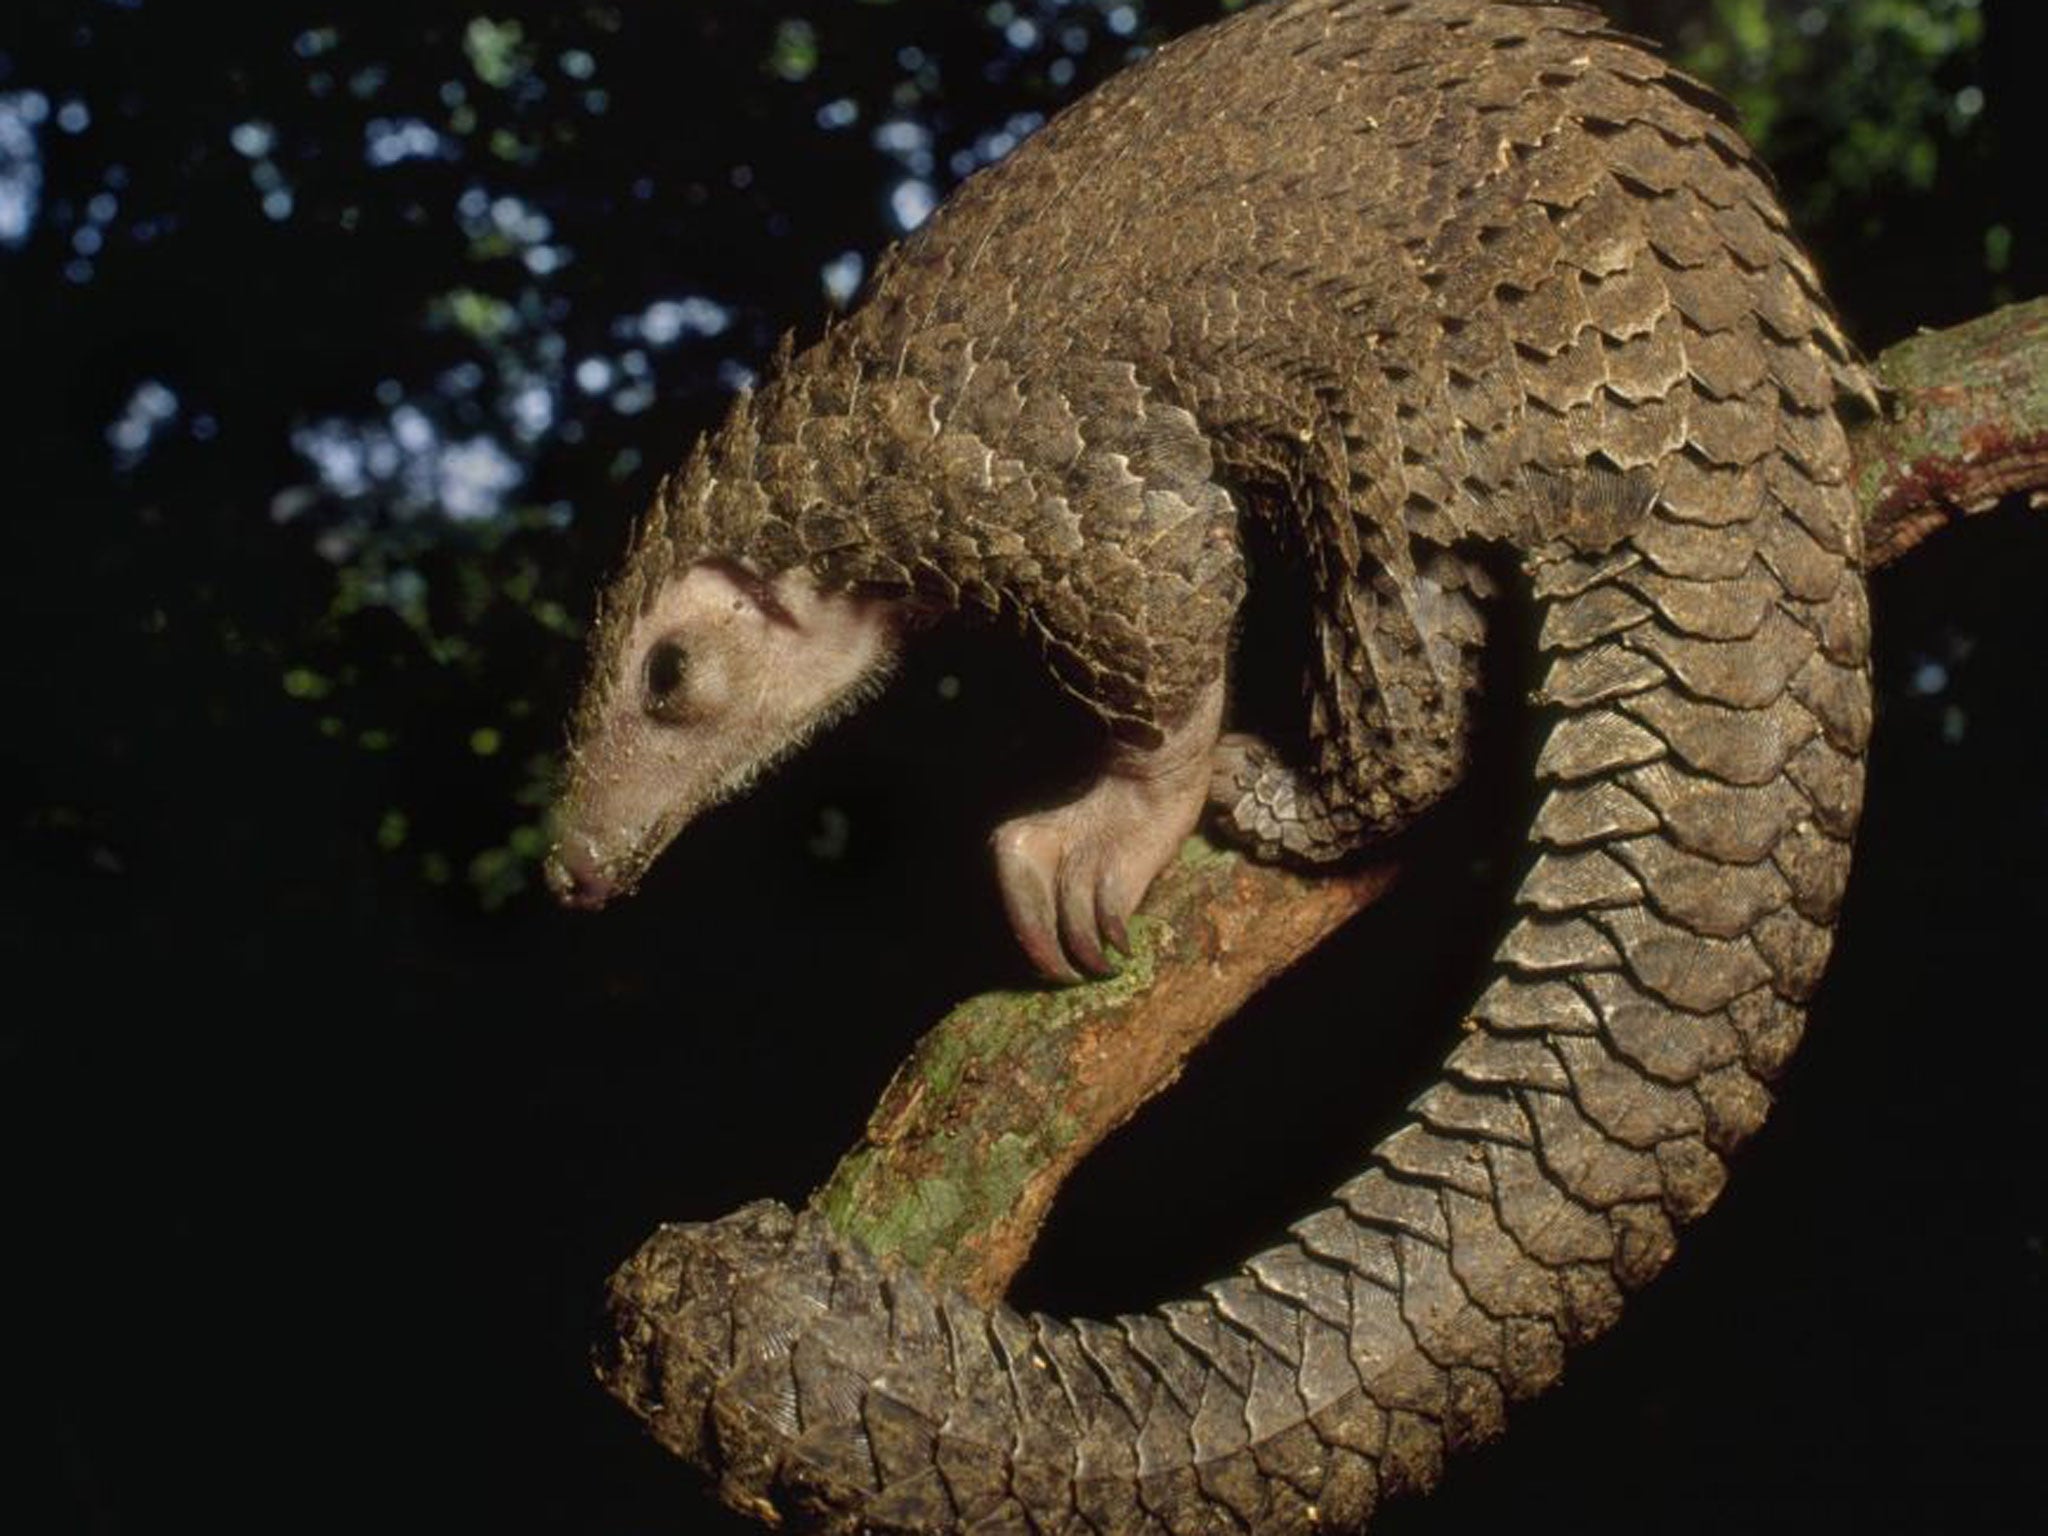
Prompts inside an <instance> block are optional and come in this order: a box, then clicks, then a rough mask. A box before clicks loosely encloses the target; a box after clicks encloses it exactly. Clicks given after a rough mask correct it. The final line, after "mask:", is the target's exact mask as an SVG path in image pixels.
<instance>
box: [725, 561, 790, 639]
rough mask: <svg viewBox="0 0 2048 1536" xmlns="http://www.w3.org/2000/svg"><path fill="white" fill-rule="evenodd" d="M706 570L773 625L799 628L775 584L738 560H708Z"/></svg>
mask: <svg viewBox="0 0 2048 1536" xmlns="http://www.w3.org/2000/svg"><path fill="white" fill-rule="evenodd" d="M704 569H706V570H708V571H712V572H715V573H716V574H717V575H718V576H720V577H722V578H723V579H724V580H725V581H726V582H727V583H728V584H729V585H730V586H731V587H732V588H733V590H734V591H736V592H737V593H739V595H740V596H741V597H743V598H745V599H746V600H747V601H748V602H749V603H751V604H752V605H753V606H754V607H755V608H756V609H757V610H759V612H760V614H761V616H762V617H763V618H765V619H767V620H768V621H769V622H770V623H771V624H784V625H787V626H788V627H789V628H791V629H796V628H798V627H799V626H798V624H797V621H796V617H795V615H793V614H792V613H791V612H790V610H789V605H788V604H787V603H785V602H784V601H783V600H782V597H781V595H780V594H779V593H778V592H777V591H776V590H775V583H774V582H773V581H771V580H769V579H768V578H767V577H765V576H762V575H760V574H759V573H757V572H755V571H750V570H748V569H747V567H745V566H744V565H741V564H740V563H739V562H738V561H736V560H707V561H705V562H704Z"/></svg>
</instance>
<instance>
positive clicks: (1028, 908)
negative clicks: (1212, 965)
mask: <svg viewBox="0 0 2048 1536" xmlns="http://www.w3.org/2000/svg"><path fill="white" fill-rule="evenodd" d="M1222 724H1223V684H1222V682H1221V681H1220V680H1219V681H1218V682H1217V683H1216V684H1215V685H1214V686H1212V687H1210V688H1208V689H1206V690H1204V692H1203V693H1202V695H1201V697H1200V698H1198V699H1197V700H1196V701H1195V705H1194V708H1193V709H1191V710H1190V711H1189V712H1188V717H1187V719H1186V720H1185V721H1183V722H1182V723H1181V724H1179V725H1177V726H1175V727H1174V728H1173V729H1172V730H1171V731H1170V732H1168V734H1167V737H1166V739H1165V740H1164V741H1162V742H1160V744H1159V745H1158V746H1156V747H1152V748H1147V749H1139V748H1132V747H1118V748H1117V749H1116V750H1115V751H1114V752H1113V753H1112V754H1111V756H1110V759H1109V762H1108V764H1107V765H1106V766H1105V767H1104V769H1103V771H1102V775H1101V777H1099V778H1098V779H1096V781H1095V782H1094V783H1093V784H1092V785H1091V786H1089V788H1088V790H1087V792H1086V793H1085V794H1083V795H1081V796H1080V797H1079V798H1078V799H1075V800H1071V801H1069V802H1068V803H1067V804H1065V805H1058V806H1054V807H1053V808H1052V809H1051V810H1046V811H1036V812H1033V813H1032V814H1031V815H1028V816H1019V817H1017V818H1015V819H1014V820H1011V821H1006V822H1004V823H1003V824H1002V825H1001V826H1000V827H998V828H997V829H996V833H995V837H994V839H993V841H994V847H995V856H996V877H997V880H998V882H999V883H1000V885H1001V887H1002V893H1003V909H1004V910H1005V911H1006V912H1007V913H1008V914H1009V918H1010V926H1011V928H1012V929H1014V930H1015V931H1016V934H1017V938H1018V941H1019V942H1020V943H1021V944H1022V945H1023V946H1024V952H1025V953H1026V954H1027V955H1029V956H1030V957H1031V963H1032V964H1033V965H1035V966H1037V967H1038V969H1039V970H1040V971H1041V972H1043V973H1044V974H1045V975H1047V976H1049V977H1051V978H1053V979H1054V980H1057V981H1074V980H1078V979H1079V976H1080V973H1081V972H1088V973H1091V974H1094V975H1097V976H1103V975H1107V974H1109V973H1110V972H1111V971H1112V970H1113V969H1114V967H1113V966H1112V965H1111V964H1110V960H1109V955H1108V950H1109V948H1110V947H1111V946H1113V947H1115V948H1116V949H1119V950H1122V951H1123V952H1124V953H1126V954H1128V953H1129V952H1130V936H1129V931H1128V924H1129V921H1130V917H1131V914H1132V913H1133V912H1135V911H1136V910H1137V907H1138V903H1139V902H1140V901H1142V900H1143V899H1144V896H1145V892H1146V891H1147V890H1149V889H1150V888H1151V885H1152V881H1153V880H1154V878H1156V877H1157V875H1158V874H1159V871H1160V870H1162V869H1164V868H1165V867H1166V862H1167V860H1168V859H1171V858H1172V857H1173V856H1174V854H1175V852H1176V851H1178V849H1179V848H1180V845H1181V842H1182V841H1183V840H1184V839H1185V838H1186V837H1187V835H1188V834H1189V833H1190V832H1192V831H1193V830H1194V829H1195V822H1196V821H1197V820H1198V819H1199V818H1200V816H1201V814H1202V807H1203V805H1204V804H1205V803H1206V801H1207V800H1208V797H1209V781H1210V775H1211V762H1210V759H1211V755H1212V753H1213V752H1214V750H1215V747H1216V738H1217V733H1218V732H1219V731H1220V730H1221V728H1222Z"/></svg>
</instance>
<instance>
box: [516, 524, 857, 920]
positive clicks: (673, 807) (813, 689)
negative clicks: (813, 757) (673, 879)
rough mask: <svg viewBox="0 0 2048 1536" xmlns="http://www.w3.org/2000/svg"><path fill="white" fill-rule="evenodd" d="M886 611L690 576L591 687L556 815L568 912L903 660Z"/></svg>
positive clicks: (712, 571) (557, 873)
mask: <svg viewBox="0 0 2048 1536" xmlns="http://www.w3.org/2000/svg"><path fill="white" fill-rule="evenodd" d="M895 638H896V616H895V612H894V609H893V606H892V605H891V604H889V603H886V602H883V601H880V600H875V599H868V598H860V597H855V596H851V595H848V594H845V593H830V592H825V591H822V590H821V589H820V588H819V586H818V584H817V582H816V581H815V580H814V579H813V578H812V577H811V576H810V575H809V574H808V573H806V572H802V571H789V572H785V573H783V574H782V575H781V576H778V577H776V578H774V579H772V580H770V579H767V578H763V577H761V576H758V575H756V574H754V573H753V572H751V571H749V570H747V569H746V568H744V567H743V566H740V565H738V564H735V563H732V562H729V561H705V562H701V563H699V564H696V565H691V566H687V567H685V568H684V569H683V570H681V571H680V572H679V573H678V574H677V575H675V576H674V577H672V578H671V579H670V580H669V581H668V582H666V583H665V584H664V585H663V587H662V588H661V590H660V592H659V593H658V594H657V595H656V597H655V599H654V601H653V602H652V603H650V604H648V605H647V606H646V608H645V610H644V611H643V612H641V613H640V614H639V615H638V616H637V617H636V618H635V619H634V621H633V622H632V623H631V625H630V626H628V628H627V629H626V631H625V635H624V638H623V641H622V642H621V643H620V644H618V645H617V646H616V647H615V648H614V649H613V650H612V652H611V655H610V658H609V660H608V667H609V671H608V672H607V673H605V674H604V675H599V676H595V677H593V678H591V679H590V682H589V683H588V685H587V687H588V688H589V689H590V690H592V691H593V695H594V697H593V699H592V700H591V701H590V703H591V704H594V705H595V707H590V706H589V704H587V705H586V709H585V710H584V712H583V714H582V716H581V717H580V720H581V724H580V726H579V730H578V737H579V739H578V740H577V741H576V742H575V743H574V745H573V747H572V749H571V753H570V762H569V772H568V780H567V784H566V787H565V788H564V791H563V793H562V795H561V798H560V799H559V800H558V801H557V803H556V805H555V810H554V847H553V849H552V850H551V851H550V853H549V855H548V860H547V879H548V884H549V886H550V887H551V888H552V889H553V891H554V893H555V895H556V896H557V897H558V898H559V899H560V900H561V901H563V902H565V903H567V904H568V905H570V906H576V907H600V906H603V905H604V904H605V903H606V902H607V901H609V900H611V898H612V897H614V896H617V895H620V894H622V893H625V892H628V891H630V890H631V889H632V888H633V886H634V885H635V884H636V883H637V882H638V881H639V879H640V877H641V875H642V874H644V873H645V872H646V870H647V866H648V865H650V864H651V863H653V862H654V859H655V857H656V856H657V855H658V854H659V853H660V852H661V850H662V849H663V848H665V847H667V846H668V844H669V841H670V840H671V839H672V838H674V836H675V835H676V833H678V832H679V831H681V830H682V829H683V827H684V826H686V825H687V824H688V823H689V822H690V820H691V818H693V817H694V816H696V815H697V814H698V813H699V812H700V811H703V810H705V809H707V808H709V807H710V806H713V805H715V804H717V803H718V802H719V801H721V800H724V799H726V798H727V797H729V796H731V795H733V794H735V793H737V792H738V791H739V790H741V789H743V788H744V787H745V786H746V785H747V784H749V783H750V782H752V780H753V779H754V778H755V777H756V776H757V775H758V774H760V773H761V772H762V771H763V770H764V769H766V768H768V767H769V766H771V765H772V764H773V763H775V762H776V761H777V760H778V759H780V758H781V757H783V756H784V755H786V754H787V753H789V752H790V751H792V750H794V749H795V748H796V747H798V746H800V745H801V744H802V743H803V742H804V741H805V740H806V739H807V738H808V737H809V736H810V735H811V734H812V732H814V731H816V730H818V729H820V728H821V727H822V726H824V725H826V724H828V723H829V722H830V721H831V720H833V719H836V718H837V717H838V716H839V715H840V714H843V713H844V712H845V711H846V710H847V709H850V708H851V707H852V706H853V705H854V704H855V703H857V702H858V701H859V700H860V699H862V698H864V697H865V696H866V695H867V693H868V692H870V691H872V689H873V687H874V686H875V685H877V684H878V683H879V682H880V680H881V679H882V677H884V676H885V675H886V674H887V671H888V667H889V663H890V662H891V660H892V659H893V657H894V652H895Z"/></svg>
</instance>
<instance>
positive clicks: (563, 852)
mask: <svg viewBox="0 0 2048 1536" xmlns="http://www.w3.org/2000/svg"><path fill="white" fill-rule="evenodd" d="M546 874H547V882H548V889H549V890H551V891H553V892H554V893H555V900H557V901H559V902H560V903H561V904H562V905H563V906H565V907H576V908H578V909H580V910H582V911H586V912H594V911H596V910H597V909H598V908H599V907H601V906H603V905H604V904H605V903H606V902H608V901H610V900H611V899H612V897H614V896H616V895H617V894H618V892H619V882H618V881H617V880H616V879H614V878H613V877H612V876H611V875H609V874H607V873H606V872H605V870H604V866H603V865H602V864H601V863H600V862H599V861H598V858H597V853H596V850H594V849H593V848H591V847H590V845H589V844H588V843H587V842H585V841H583V840H582V839H580V838H574V837H569V838H563V839H562V840H561V841H559V842H557V843H556V844H555V846H554V848H553V850H552V851H550V852H549V854H548V861H547V869H546Z"/></svg>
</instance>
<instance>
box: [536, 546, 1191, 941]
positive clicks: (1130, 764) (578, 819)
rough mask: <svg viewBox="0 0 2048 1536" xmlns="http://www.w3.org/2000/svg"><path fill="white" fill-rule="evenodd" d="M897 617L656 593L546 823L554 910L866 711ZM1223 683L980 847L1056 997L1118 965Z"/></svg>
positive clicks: (872, 604) (702, 574) (867, 604)
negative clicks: (1113, 954)
mask: <svg viewBox="0 0 2048 1536" xmlns="http://www.w3.org/2000/svg"><path fill="white" fill-rule="evenodd" d="M904 618H905V610H904V609H903V608H902V607H901V606H900V605H897V604H894V603H890V602H886V601H882V600H878V599H872V598H862V597H857V596H853V595H850V594H847V593H839V592H826V591H824V590H822V589H821V588H820V587H819V586H818V584H817V582H816V581H815V579H814V578H812V577H811V576H810V575H809V574H808V573H806V572H802V571H790V572H785V573H784V574H782V575H780V576H777V577H775V578H773V579H772V580H770V579H763V578H761V577H758V576H755V575H752V574H751V573H749V572H747V571H746V570H744V569H742V568H741V567H739V566H736V565H733V564H730V563H727V562H722V561H712V562H705V563H702V564H698V565H693V566H690V567H688V568H687V569H685V570H684V571H683V572H682V573H681V574H680V575H678V576H677V577H676V578H675V579H673V580H672V581H670V582H669V583H668V584H667V585H666V586H665V587H664V588H663V589H662V591H661V593H660V594H659V596H658V597H657V598H656V599H655V601H654V603H653V604H652V605H651V606H650V607H649V609H648V611H647V612H646V613H644V614H642V615H641V616H640V617H639V618H638V620H636V622H635V623H634V625H633V627H632V629H631V631H630V633H629V634H628V635H627V637H626V640H625V642H624V643H623V644H622V645H621V646H620V647H619V657H620V659H619V661H618V667H619V673H618V675H616V676H614V677H612V678H610V679H609V680H608V686H607V696H608V701H609V702H608V703H607V706H606V709H605V712H604V715H603V717H602V718H601V720H600V721H599V723H598V725H597V727H596V729H595V730H594V731H592V732H590V733H589V737H588V739H585V740H581V741H579V742H578V743H577V746H576V752H575V755H574V757H573V758H572V760H571V764H570V772H569V783H568V788H567V790H566V791H565V792H564V794H563V796H562V798H561V800H560V802H559V803H558V805H557V806H556V810H555V842H554V848H553V850H552V851H551V852H550V854H549V856H548V861H547V878H548V884H549V885H550V886H551V887H552V888H553V890H554V892H555V894H556V895H557V896H558V897H559V898H560V899H561V900H562V901H564V902H566V903H568V904H569V905H571V906H578V907H600V906H603V905H604V904H605V903H606V902H607V901H609V900H611V899H612V898H613V897H615V896H618V895H621V894H624V893H626V892H628V891H630V890H632V888H633V886H634V885H635V884H636V883H637V882H638V880H639V878H640V876H641V874H643V873H644V872H645V870H646V868H647V866H648V865H649V864H651V863H652V862H653V860H654V858H655V856H656V855H657V854H659V853H660V852H661V850H662V849H663V848H664V847H666V846H667V845H668V843H669V841H670V840H671V839H672V838H674V836H675V835H676V833H678V832H679V831H681V830H682V828H683V827H684V826H686V825H687V824H688V823H689V822H690V820H691V819H692V818H694V817H695V816H696V815H698V814H699V813H700V812H702V811H704V810H707V809H709V808H710V807H711V806H713V805H716V804H717V803H718V802H720V801H721V800H724V799H727V798H729V797H730V796H732V795H734V794H736V793H738V792H739V791H740V790H742V789H744V788H745V787H746V786H747V785H748V784H750V783H752V782H753V780H754V779H755V778H756V777H758V776H759V775H760V774H761V773H762V772H763V771H765V770H766V769H767V768H769V767H770V766H772V765H773V764H774V763H775V762H777V761H778V760H780V759H781V758H782V757H784V756H786V755H787V754H788V753H790V752H791V751H793V750H795V749H796V748H797V747H799V746H801V745H802V744H803V743H804V742H805V741H806V740H808V739H809V738H810V737H811V735H812V734H813V733H815V732H816V731H818V730H819V729H821V728H822V727H824V726H826V725H828V724H830V723H831V722H832V721H834V720H836V719H838V718H839V716H841V715H842V714H844V713H846V712H847V710H849V709H850V708H852V707H853V706H854V705H855V704H857V703H859V702H860V701H861V700H862V699H864V698H866V697H867V696H868V695H869V694H870V693H872V692H873V691H874V689H875V688H876V687H877V686H878V685H879V684H880V682H881V680H882V679H883V678H884V677H885V676H886V675H887V673H888V670H889V667H890V665H891V663H892V662H893V660H894V658H895V654H896V646H897V641H898V637H899V634H900V631H901V629H902V627H903V622H904ZM1222 715H1223V685H1222V683H1221V682H1220V681H1219V682H1218V683H1216V684H1215V685H1214V686H1213V687H1211V688H1210V689H1208V690H1207V691H1205V692H1204V693H1203V695H1202V696H1201V698H1200V699H1199V700H1198V701H1197V702H1196V705H1195V706H1194V708H1193V709H1191V710H1190V711H1189V714H1188V717H1187V719H1186V720H1184V721H1183V722H1181V723H1180V724H1179V725H1178V726H1176V727H1175V728H1173V729H1171V730H1169V731H1168V733H1167V735H1166V737H1165V739H1164V740H1163V741H1161V742H1160V743H1159V745H1157V746H1156V747H1152V748H1146V749H1140V748H1132V747H1118V748H1116V749H1114V750H1113V751H1112V752H1110V753H1109V755H1108V757H1107V759H1106V761H1105V763H1104V767H1103V770H1102V773H1101V774H1100V776H1099V777H1097V779H1096V780H1095V782H1094V783H1093V784H1091V785H1090V786H1089V788H1088V789H1087V790H1086V791H1084V792H1083V793H1082V794H1081V795H1079V796H1078V797H1076V798H1075V799H1074V800H1072V801H1070V802H1069V803H1067V804H1065V805H1059V806H1054V807H1052V808H1051V809H1049V810H1044V811H1036V812H1032V813H1031V814H1029V815H1025V816H1019V817H1016V818H1015V819H1013V820H1010V821H1007V822H1004V823H1003V824H1002V825H1001V826H1000V827H998V828H997V829H996V832H995V834H994V837H993V839H992V844H993V848H994V852H995V862H996V875H997V880H998V883H999V884H1000V886H1001V890H1002V898H1003V907H1004V910H1005V911H1006V912H1007V913H1008V915H1009V919H1010V925H1011V927H1012V928H1013V929H1014V930H1015V932H1016V934H1017V938H1018V941H1019V943H1021V944H1022V945H1023V948H1024V952H1025V954H1026V955H1027V956H1029V957H1030V959H1031V962H1032V964H1033V965H1035V966H1036V967H1037V968H1038V969H1039V970H1040V971H1041V972H1043V973H1044V974H1045V975H1046V976H1048V977H1051V978H1053V979H1055V980H1061V981H1071V980H1075V979H1077V978H1078V976H1079V974H1080V973H1081V972H1084V971H1085V972H1092V973H1095V974H1098V975H1099V974H1105V973H1107V972H1108V971H1110V970H1111V969H1113V966H1112V965H1111V963H1110V960H1109V953H1108V952H1109V949H1110V948H1111V947H1112V946H1114V947H1115V948H1117V949H1121V950H1124V951H1125V952H1128V951H1129V947H1130V940H1129V937H1128V928H1127V925H1128V923H1129V919H1130V916H1131V914H1132V913H1133V912H1134V911H1135V910H1136V909H1137V906H1138V903H1139V902H1140V901H1141V900H1142V899H1143V897H1144V895H1145V892H1146V890H1147V889H1148V888H1149V887H1150V886H1151V884H1152V881H1153V879H1154V878H1155V877H1156V876H1157V875H1158V874H1159V871H1160V870H1161V869H1163V868H1165V866H1166V862H1167V860H1168V859H1170V858H1172V857H1173V855H1174V853H1175V851H1176V850H1177V849H1178V848H1179V847H1180V844H1181V841H1182V839H1184V838H1185V837H1186V836H1187V835H1188V833H1189V832H1191V831H1193V830H1194V826H1195V822H1196V820H1197V818H1198V817H1199V816H1200V814H1201V810H1202V805H1203V802H1204V800H1205V799H1206V798H1207V795H1208V790H1209V783H1210V775H1211V769H1212V758H1213V755H1214V751H1215V748H1216V742H1217V732H1218V729H1219V727H1220V724H1221V720H1222Z"/></svg>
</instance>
